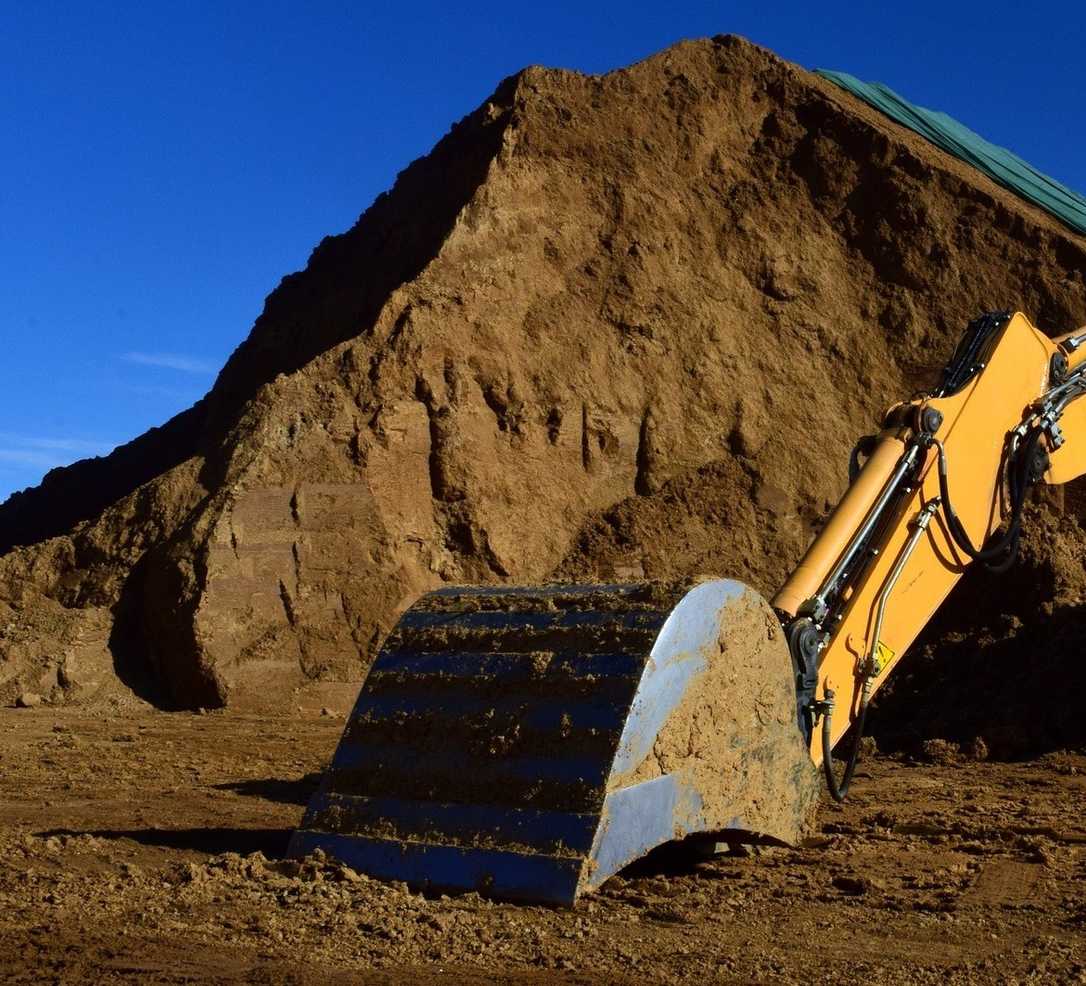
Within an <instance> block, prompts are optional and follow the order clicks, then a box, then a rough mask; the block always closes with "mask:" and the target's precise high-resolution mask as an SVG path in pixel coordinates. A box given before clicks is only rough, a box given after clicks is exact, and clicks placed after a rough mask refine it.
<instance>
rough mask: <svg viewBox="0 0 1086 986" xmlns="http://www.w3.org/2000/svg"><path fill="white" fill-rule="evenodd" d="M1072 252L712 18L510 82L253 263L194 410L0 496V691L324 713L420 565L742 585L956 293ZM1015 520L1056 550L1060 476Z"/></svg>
mask: <svg viewBox="0 0 1086 986" xmlns="http://www.w3.org/2000/svg"><path fill="white" fill-rule="evenodd" d="M1084 268H1086V241H1083V240H1082V239H1079V238H1076V237H1075V236H1073V235H1072V234H1070V233H1069V232H1068V231H1067V230H1065V229H1064V228H1063V227H1061V226H1060V225H1058V224H1057V223H1056V222H1055V221H1054V220H1052V219H1051V218H1050V217H1048V216H1046V215H1045V214H1043V213H1041V212H1039V211H1038V210H1036V209H1034V208H1033V207H1031V206H1028V205H1026V204H1024V203H1022V202H1020V201H1018V200H1017V199H1014V198H1013V197H1012V196H1010V195H1009V194H1008V193H1006V192H1004V191H1003V190H1001V189H999V188H998V187H996V186H995V185H993V184H992V183H990V182H989V181H987V180H986V179H985V178H983V177H982V176H980V175H978V174H977V173H975V172H974V171H972V170H971V169H969V168H968V167H966V166H965V165H963V164H962V163H961V162H959V161H956V160H954V159H952V158H950V157H948V156H947V155H945V154H943V153H942V152H940V151H938V150H936V149H935V148H933V147H931V146H929V145H928V144H926V143H925V142H924V141H923V140H922V139H920V138H919V137H917V136H916V135H914V134H912V133H910V132H907V131H905V130H903V129H902V128H900V127H897V126H896V125H894V124H892V123H891V122H889V121H888V120H886V119H884V118H882V117H881V116H879V115H878V114H877V113H875V112H874V111H872V110H870V109H869V108H868V107H865V106H863V105H861V104H860V103H859V102H857V101H855V100H854V99H852V98H851V97H849V96H847V95H846V94H844V93H842V92H840V91H838V90H837V89H835V88H834V87H833V86H831V85H830V84H829V83H826V82H825V81H824V80H821V79H819V78H817V77H815V76H813V75H812V74H810V73H808V72H806V71H803V70H802V69H800V68H798V67H796V66H794V65H791V64H789V63H787V62H784V61H782V60H781V59H779V58H777V57H775V56H774V55H773V54H771V53H770V52H768V51H765V50H764V49H761V48H758V47H756V46H754V45H752V44H750V43H748V42H746V41H743V40H741V39H739V38H735V37H718V38H714V39H712V40H705V41H696V42H684V43H681V44H679V45H676V46H675V47H673V48H669V49H667V50H666V51H663V52H661V53H660V54H658V55H655V56H653V57H652V58H649V59H647V60H645V61H643V62H640V63H638V64H636V65H633V66H631V67H630V68H626V69H622V70H619V71H615V72H611V73H608V74H606V75H603V76H585V75H580V74H577V73H574V72H568V71H558V70H548V69H542V68H530V69H527V70H525V71H523V72H521V73H519V74H517V75H516V76H513V77H511V78H510V79H508V80H506V81H505V82H503V83H502V84H501V85H500V86H499V87H498V89H497V90H496V91H495V93H494V94H493V96H492V97H491V98H490V99H489V100H487V101H486V102H485V103H484V104H483V105H482V106H481V107H480V108H479V109H478V110H476V111H475V112H474V113H472V114H470V115H469V116H468V117H466V118H465V119H464V120H462V121H461V122H460V123H459V124H457V125H456V126H455V127H454V128H453V129H452V130H451V131H450V133H449V134H448V135H447V136H446V137H445V138H444V139H443V140H442V141H441V142H440V143H439V144H438V145H437V146H436V147H435V148H434V150H433V151H432V152H431V154H430V155H428V156H427V157H426V158H423V159H421V160H419V161H416V162H415V163H414V164H412V165H411V166H410V167H409V168H407V169H406V170H405V171H404V172H403V173H402V174H401V175H400V177H399V179H398V180H397V182H396V185H395V187H394V188H393V189H392V190H391V191H390V192H388V193H387V194H384V195H382V196H380V197H379V198H378V199H377V201H376V202H375V203H374V204H373V205H372V206H371V207H370V209H368V210H367V211H366V213H365V214H364V215H363V216H362V217H361V218H360V219H359V221H358V223H357V224H356V225H355V226H354V227H353V228H352V229H351V230H350V231H348V232H347V233H344V234H342V235H340V236H335V237H330V238H328V239H326V240H324V241H323V242H322V243H321V244H320V245H319V246H318V248H317V249H316V250H315V252H314V253H313V255H312V257H311V259H310V261H309V264H308V266H307V268H306V269H305V270H304V271H303V272H301V273H297V274H293V275H290V276H289V277H287V278H285V279H284V281H283V282H282V283H281V284H280V286H279V287H278V288H277V289H276V290H275V291H274V292H273V293H272V294H271V295H270V296H269V298H268V299H267V302H266V305H265V308H264V311H263V313H262V314H261V316H260V317H259V318H258V319H257V321H256V324H255V325H254V327H253V329H252V332H251V334H250V336H249V338H248V339H247V340H246V341H245V342H244V343H243V344H242V345H241V346H240V347H239V348H238V350H237V351H236V352H235V353H234V355H233V356H232V357H231V359H230V361H229V362H228V364H227V365H226V367H225V369H224V370H223V372H222V374H221V375H220V377H219V378H218V380H217V381H216V384H215V386H214V388H213V389H212V391H211V392H210V393H209V395H208V396H207V398H206V399H205V400H203V401H201V402H200V403H199V404H198V405H196V406H195V407H194V408H192V409H191V410H190V411H187V412H185V413H184V414H182V415H180V416H178V417H177V418H175V419H174V420H173V421H171V422H169V423H168V424H166V425H165V426H164V427H163V428H161V429H156V430H153V431H152V432H149V433H148V434H146V435H144V436H143V437H141V438H139V439H137V440H136V441H134V442H132V443H130V444H129V445H128V446H125V447H124V448H122V449H119V450H118V451H117V452H115V453H114V454H113V455H111V456H109V457H107V458H105V459H102V460H92V461H89V462H84V463H79V464H77V465H75V466H72V467H70V468H69V469H65V470H56V471H54V472H52V473H50V474H49V476H47V477H46V479H45V481H44V483H43V484H42V486H41V487H39V488H38V489H36V490H30V491H27V492H25V493H22V494H18V495H16V496H14V497H12V498H11V499H10V500H9V501H8V502H7V503H6V504H5V505H4V506H3V507H0V551H6V552H7V553H6V554H5V555H4V556H3V557H2V558H0V652H2V654H3V656H4V658H5V660H4V662H3V664H2V665H0V701H7V702H12V701H14V700H15V699H16V698H17V696H18V694H19V693H20V692H21V691H25V690H30V691H34V692H37V693H40V694H42V695H43V696H44V697H45V698H46V699H47V700H48V701H51V702H60V701H65V700H68V699H69V698H75V699H84V700H94V699H96V697H97V698H103V697H104V698H105V699H107V700H119V699H118V692H116V691H114V690H112V689H111V687H110V685H109V682H107V681H106V677H110V676H112V677H113V678H114V683H115V684H117V687H118V688H119V687H120V685H123V686H124V687H125V688H127V689H129V690H130V691H131V693H132V694H134V695H137V696H140V697H143V698H146V699H149V700H151V701H154V702H155V703H157V704H160V705H166V706H180V707H187V708H195V707H200V706H206V707H214V706H221V705H224V704H227V705H231V706H234V707H239V708H256V707H262V708H275V709H294V708H295V707H296V706H297V705H308V706H311V707H313V708H315V709H319V708H321V707H329V708H343V707H344V706H345V704H346V703H347V701H349V698H350V697H351V696H352V695H353V692H354V691H355V689H356V687H357V682H358V681H359V679H360V678H361V676H362V675H363V674H364V672H365V670H366V668H367V667H368V664H369V662H370V660H371V658H372V657H373V655H374V653H375V650H376V648H377V647H378V646H379V644H380V642H381V640H382V639H383V637H384V635H385V634H386V633H387V631H388V630H389V628H390V627H391V625H392V624H393V622H394V621H395V619H396V617H397V614H398V613H400V612H401V611H402V610H403V609H404V608H405V607H406V606H407V605H408V604H409V603H410V602H411V601H412V600H414V599H415V598H416V597H417V596H418V595H419V594H420V593H422V592H423V591H424V590H427V589H429V588H432V587H434V586H437V585H440V584H442V583H463V582H507V581H508V582H537V581H540V580H542V579H545V578H548V577H550V576H552V575H553V574H555V573H557V574H559V575H561V576H577V577H585V576H588V577H607V578H614V577H619V578H640V577H641V576H642V575H647V576H651V577H667V578H671V577H677V576H685V575H689V574H693V573H699V572H713V573H720V574H727V575H731V576H734V577H738V578H741V579H744V580H746V581H748V582H750V583H751V584H752V585H753V586H755V587H756V588H759V589H761V590H763V591H764V592H770V591H771V590H772V589H773V587H774V586H775V585H776V584H778V583H779V582H780V581H781V579H782V578H783V576H784V575H785V573H786V572H787V571H788V570H789V568H790V567H791V566H792V565H793V564H794V563H795V561H796V560H797V559H798V557H799V556H800V554H801V552H802V550H803V548H804V547H805V545H806V543H807V542H808V540H809V539H810V537H811V536H812V534H813V532H814V531H815V530H816V529H817V527H818V525H819V524H820V523H821V521H822V520H823V519H824V517H825V516H826V514H827V512H828V510H829V508H830V506H831V504H832V503H833V502H835V500H836V498H837V497H838V496H839V494H840V492H841V491H842V489H843V487H844V484H845V463H846V462H847V455H848V450H849V448H850V447H851V444H852V442H853V440H854V439H855V437H856V436H858V435H860V434H863V433H865V432H867V431H869V430H870V428H871V425H872V423H873V421H874V420H875V418H876V416H877V415H878V414H879V413H881V410H882V409H883V408H884V407H885V406H886V405H887V404H888V403H890V402H891V401H893V400H895V399H898V398H902V397H906V396H908V395H909V394H911V393H912V392H914V391H915V390H916V389H917V388H918V387H919V386H922V385H925V384H929V383H930V382H931V380H932V379H933V374H934V373H935V371H936V369H937V368H938V367H939V366H940V365H941V364H942V363H943V362H944V361H945V360H946V358H947V356H948V355H949V353H950V352H951V350H952V348H953V345H954V343H955V341H956V339H957V337H958V334H959V333H960V331H961V330H962V328H963V326H964V325H965V324H966V323H967V322H968V321H969V320H970V319H971V318H973V317H974V316H975V315H977V314H978V313H979V312H982V311H985V310H991V309H994V308H1002V307H1012V308H1019V309H1021V310H1023V311H1025V312H1027V313H1028V314H1029V315H1030V316H1031V317H1032V318H1033V319H1034V320H1035V321H1036V322H1038V323H1039V324H1040V325H1041V326H1043V327H1044V328H1045V329H1046V330H1048V331H1050V332H1053V333H1057V332H1062V331H1066V330H1068V329H1070V328H1073V327H1074V326H1077V325H1081V324H1082V323H1083V322H1086V300H1084V292H1083V283H1084V282H1083V276H1084V275H1083V270H1084ZM1046 509H1047V510H1048V514H1047V516H1049V517H1050V519H1051V518H1055V519H1051V523H1053V524H1056V523H1058V524H1060V525H1062V528H1061V532H1062V533H1061V538H1064V540H1063V541H1061V542H1060V543H1061V544H1070V545H1082V544H1083V543H1086V542H1084V540H1083V536H1082V529H1081V526H1080V518H1081V517H1083V516H1084V514H1083V512H1082V511H1081V510H1080V509H1079V508H1078V507H1077V506H1076V505H1075V503H1074V502H1073V498H1072V497H1069V498H1068V500H1067V506H1066V507H1065V509H1064V510H1063V511H1062V512H1059V511H1058V510H1056V508H1055V507H1051V506H1050V507H1049V508H1046ZM1060 550H1063V549H1060V548H1058V547H1055V548H1052V547H1051V546H1050V550H1048V553H1047V554H1045V553H1042V554H1041V555H1038V557H1037V558H1036V560H1035V561H1034V562H1032V563H1031V564H1032V566H1033V567H1030V568H1027V569H1025V570H1024V571H1025V574H1024V575H1017V576H1011V577H1008V583H1012V582H1014V581H1015V580H1016V579H1017V580H1018V581H1019V582H1021V581H1022V580H1023V579H1026V580H1028V581H1029V583H1030V584H1032V582H1034V581H1038V582H1043V581H1044V580H1045V579H1046V578H1048V576H1047V575H1046V573H1048V572H1050V571H1052V570H1053V569H1052V566H1053V565H1057V564H1059V563H1058V561H1053V557H1054V556H1053V552H1055V553H1056V554H1058V553H1059V551H1060ZM1079 580H1080V583H1081V572H1080V573H1079ZM1067 598H1068V599H1070V598H1071V596H1070V595H1068V596H1067ZM1067 605H1077V603H1072V602H1068V603H1067ZM976 615H978V614H973V613H971V614H970V616H971V618H973V617H975V616H976ZM996 615H997V614H995V612H994V611H993V610H992V609H991V608H990V607H988V608H984V607H982V609H981V610H980V611H979V616H980V619H981V622H982V623H984V624H985V625H992V624H993V621H994V620H995V619H996ZM1028 618H1029V617H1028V614H1027V615H1024V616H1023V617H1022V619H1023V620H1024V621H1027V620H1028ZM974 735H977V733H975V734H974Z"/></svg>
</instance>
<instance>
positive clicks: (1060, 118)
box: [0, 0, 1086, 500]
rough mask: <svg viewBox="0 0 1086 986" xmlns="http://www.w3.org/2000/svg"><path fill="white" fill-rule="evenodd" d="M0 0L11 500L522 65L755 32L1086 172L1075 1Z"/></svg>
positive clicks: (178, 368) (4, 449) (2, 257)
mask: <svg viewBox="0 0 1086 986" xmlns="http://www.w3.org/2000/svg"><path fill="white" fill-rule="evenodd" d="M1024 10H1025V8H1024V6H1022V5H1018V4H1010V3H999V2H994V3H993V2H990V3H971V2H963V3H955V2H943V3H938V4H932V3H901V2H897V3H892V4H882V3H873V4H867V5H861V4H857V3H840V2H821V3H811V2H809V0H808V2H802V3H797V2H792V0H778V2H775V3H772V2H765V0H761V2H747V0H742V2H735V3H729V2H718V3H708V2H683V0H673V2H671V3H660V2H652V3H648V2H631V0H627V2H622V3H619V2H610V0H608V2H601V3H592V2H580V3H567V2H558V3H556V2H549V3H541V4H531V3H521V4H511V3H493V2H486V3H463V4H451V3H434V2H432V0H416V2H415V3H410V4H409V3H400V4H385V3H365V2H354V3H344V2H341V3H327V2H320V0H314V2H310V3H297V2H294V3H289V4H287V3H278V2H268V3H261V4H256V3H244V2H239V3H231V4H224V3H203V2H186V3H167V2H156V0H151V2H149V3H147V2H145V3H140V4H136V3H125V2H117V3H110V4H98V3H93V2H87V3H81V4H69V3H64V4H60V3H52V2H40V3H18V4H17V3H15V2H14V0H5V2H2V3H0V342H2V351H0V357H2V359H3V361H4V364H3V365H4V368H5V372H4V374H3V387H2V388H0V500H2V499H3V498H4V497H6V496H7V495H8V494H9V493H10V492H11V491H12V490H15V489H19V488H21V487H24V486H27V485H31V484H33V483H36V482H37V481H38V480H39V479H40V477H41V476H42V474H43V473H44V472H45V471H46V470H47V469H48V468H49V467H51V466H53V465H58V464H62V463H65V462H69V461H72V460H73V459H75V458H80V457H83V456H85V455H89V454H97V453H103V452H106V451H108V450H109V449H110V448H112V447H113V446H114V445H116V444H117V443H119V442H123V441H126V440H128V439H130V438H132V437H134V436H135V435H137V434H139V433H141V432H142V431H144V430H145V429H146V428H148V427H149V426H151V425H154V424H158V423H161V422H162V421H164V420H165V419H167V418H168V417H170V416H171V415H172V414H174V413H176V412H177V411H179V410H182V409H183V408H185V407H187V406H189V405H190V404H191V403H192V402H193V401H195V400H196V399H197V398H198V397H199V396H201V394H203V393H204V392H205V391H206V390H207V388H208V387H209V386H210V384H211V382H212V381H213V379H214V373H215V371H216V370H217V369H218V367H219V366H221V365H222V363H223V362H224V360H225V359H226V357H227V356H228V355H229V353H230V352H231V351H232V350H233V348H234V347H235V346H236V345H237V344H238V343H239V342H240V341H241V340H242V339H243V338H244V337H245V335H246V334H247V333H248V331H249V327H250V326H251V324H252V322H253V319H254V318H255V317H256V316H257V315H258V314H259V312H260V310H261V307H262V305H263V300H264V297H265V295H266V294H268V293H269V292H270V291H271V290H272V289H273V288H274V287H275V285H276V284H277V283H278V281H279V279H280V277H282V276H283V275H284V274H286V273H288V272H290V271H292V270H296V269H298V268H300V267H302V266H304V265H305V262H306V258H307V256H308V255H309V252H310V250H311V249H312V248H313V247H314V246H315V245H316V243H317V242H318V241H319V240H320V238H321V237H322V236H324V235H325V234H328V233H336V232H340V231H342V230H344V229H347V228H348V227H349V226H351V224H352V223H353V222H354V220H355V219H356V218H357V216H358V215H359V214H360V213H361V212H362V211H363V210H364V209H365V208H366V207H367V206H368V205H369V203H370V202H371V201H372V200H373V198H374V196H375V195H376V194H377V193H379V192H380V191H381V190H383V189H385V188H387V187H389V185H390V184H391V183H392V181H393V179H394V177H395V175H396V172H397V171H398V170H400V169H401V168H402V167H404V166H405V165H406V164H407V163H408V162H409V161H411V160H412V159H413V158H415V157H418V156H419V155H421V154H424V153H426V151H427V150H428V149H429V148H430V147H431V146H432V145H433V144H434V143H435V141H436V140H437V139H438V138H439V137H440V136H441V135H442V134H443V133H444V132H445V131H446V130H447V129H448V127H449V125H450V123H451V122H452V121H454V120H456V119H458V118H460V117H461V116H463V115H464V114H465V113H468V112H469V111H470V110H472V109H473V108H474V107H475V106H476V105H477V104H479V103H480V102H481V101H482V100H483V99H484V98H485V97H486V96H487V95H488V94H489V93H490V92H491V91H492V90H493V88H494V87H495V85H496V84H497V82H498V81H499V80H500V79H501V78H503V77H504V76H506V75H509V74H510V73H512V72H514V71H516V70H517V69H519V68H521V67H523V66H524V65H528V64H533V63H537V64H544V65H554V66H562V67H567V68H575V69H580V70H583V71H587V72H601V71H605V70H607V69H610V68H614V67H616V66H620V65H624V64H627V63H629V62H631V61H634V60H636V59H638V58H642V57H644V56H646V55H648V54H650V53H652V52H654V51H656V50H658V49H659V48H662V47H664V46H665V45H667V44H669V43H670V42H673V41H675V40H677V39H679V38H684V37H701V36H708V35H712V34H716V33H722V32H734V33H738V34H743V35H745V36H747V37H749V38H751V39H752V40H754V41H756V42H758V43H760V44H763V45H766V46H768V47H770V48H772V49H774V50H775V51H777V52H778V53H780V54H781V55H784V56H785V57H787V58H789V59H792V60H793V61H797V62H799V63H800V64H802V65H805V66H807V67H826V68H839V69H844V70H847V71H850V72H852V73H853V74H854V75H858V76H860V77H861V78H864V79H869V80H871V79H874V80H879V81H882V82H885V83H887V84H889V85H890V86H892V87H894V88H896V89H897V90H898V91H900V92H901V93H902V94H903V95H905V96H906V97H908V98H910V99H912V100H914V101H916V102H919V103H921V104H923V105H927V106H931V107H934V108H937V109H942V110H945V111H947V112H949V113H950V114H951V115H953V116H955V117H957V118H958V119H960V120H962V121H963V122H964V123H966V124H967V125H969V126H971V127H973V128H974V129H975V130H978V131H979V132H980V133H981V134H983V135H984V136H986V137H988V138H989V139H990V140H993V141H995V142H996V143H1001V144H1005V145H1008V146H1010V147H1011V148H1012V149H1014V150H1016V151H1017V152H1018V153H1019V154H1021V155H1022V156H1023V157H1025V158H1026V159H1027V160H1029V161H1031V162H1032V163H1033V164H1035V165H1036V166H1037V167H1039V168H1041V169H1042V170H1045V171H1048V172H1049V173H1051V174H1052V175H1054V176H1055V177H1057V178H1059V179H1060V180H1062V181H1064V182H1065V183H1067V184H1069V185H1071V186H1072V187H1074V188H1078V189H1080V190H1083V189H1086V153H1084V151H1086V146H1084V145H1086V74H1084V69H1083V63H1082V52H1083V51H1084V50H1086V14H1084V13H1083V8H1082V6H1081V0H1079V2H1066V3H1050V4H1047V5H1046V4H1043V3H1042V4H1036V5H1034V6H1033V8H1032V11H1031V12H1030V13H1029V14H1026V13H1024Z"/></svg>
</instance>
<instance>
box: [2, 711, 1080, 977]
mask: <svg viewBox="0 0 1086 986" xmlns="http://www.w3.org/2000/svg"><path fill="white" fill-rule="evenodd" d="M342 726H343V720H342V719H338V718H335V717H332V716H311V717H306V718H300V717H293V718H286V717H268V716H264V717H259V716H252V715H249V716H244V715H240V714H237V713H231V712H215V713H210V714H206V715H199V714H192V713H163V712H147V713H145V714H142V715H136V716H134V717H133V716H132V715H130V714H126V715H125V716H124V717H123V719H117V718H113V717H110V716H109V715H106V714H93V715H92V714H88V713H87V712H85V711H78V710H73V709H45V708H39V709H17V710H15V709H13V710H0V737H2V740H0V763H2V771H0V843H2V851H0V980H2V981H3V982H10V983H46V982H55V983H77V982H78V983H187V982H214V983H237V982H258V983H283V982H286V983H317V982H320V983H322V984H340V983H396V982H404V981H411V982H414V983H416V984H431V983H437V982H442V983H446V982H468V983H473V982H474V983H484V982H486V983H490V982H507V983H530V982H547V983H580V984H588V983H605V982H607V983H610V982H616V983H621V982H635V981H640V982H702V983H705V982H722V983H733V982H734V983H748V982H758V983H766V982H782V983H792V982H797V983H798V982H805V983H821V982H827V983H828V982H840V981H842V980H844V979H845V978H846V977H847V978H851V979H854V980H855V981H858V982H876V983H935V982H938V983H973V982H985V983H987V982H991V983H996V982H999V983H1004V982H1052V983H1056V982H1059V983H1067V982H1086V934H1084V932H1086V822H1084V819H1083V806H1084V804H1086V755H1083V754H1082V753H1081V752H1080V753H1069V752H1055V753H1049V754H1047V755H1046V756H1044V757H1042V758H1041V759H1038V760H1034V761H1031V762H1021V763H1000V762H993V761H978V760H975V759H967V758H960V759H955V758H954V757H950V756H944V755H943V754H944V753H946V750H944V749H942V748H940V747H939V745H938V744H934V745H932V744H929V754H930V756H929V758H928V761H927V762H917V761H912V760H908V759H904V758H891V757H886V756H877V757H871V758H868V759H867V761H866V762H865V765H864V767H863V768H861V771H860V773H859V776H858V779H857V781H856V783H855V785H854V794H853V795H852V796H850V800H849V802H848V803H847V804H846V805H845V806H844V807H843V808H841V807H836V806H830V805H824V806H823V808H822V811H821V813H820V823H819V832H818V834H817V835H816V836H815V837H814V838H813V839H811V840H809V842H808V843H807V844H805V846H804V847H803V848H798V849H772V850H754V851H749V854H748V855H742V856H734V855H728V856H722V857H718V858H716V859H714V860H709V861H700V862H695V861H692V860H689V859H686V860H684V859H681V858H680V859H676V858H670V859H667V858H661V859H656V860H651V861H649V862H647V863H643V864H641V865H640V867H639V868H637V869H636V870H635V871H633V872H630V871H627V872H626V873H624V874H623V875H621V876H620V877H617V878H615V879H613V880H612V881H610V882H609V883H608V884H607V885H606V886H605V888H604V890H603V892H601V893H599V894H597V895H595V896H591V897H588V898H585V899H583V900H582V901H581V903H579V904H578V906H577V907H576V908H575V909H573V910H554V909H550V908H542V907H525V906H515V905H511V904H494V903H489V902H487V901H484V900H482V899H480V898H479V897H477V896H475V895H466V896H458V897H451V898H449V897H443V896H439V895H429V896H423V895H419V894H413V893H409V892H408V891H407V890H406V889H405V888H404V887H402V886H397V885H386V884H380V883H377V882H375V881H371V880H368V879H366V878H365V877H361V876H359V875H357V874H354V873H352V872H351V871H348V870H344V869H343V868H341V867H339V866H337V865H336V864H334V863H331V862H329V861H321V860H319V859H318V860H309V861H306V862H304V863H302V864H300V865H299V864H298V863H295V862H292V861H289V860H284V859H283V856H282V854H283V851H284V849H285V847H286V843H287V838H288V835H289V832H290V830H291V827H292V826H293V825H295V824H296V823H297V822H298V821H299V819H300V817H301V814H302V808H303V805H304V803H305V801H306V799H307V798H308V796H309V794H310V792H311V791H312V790H313V788H314V786H315V784H316V780H317V776H318V772H319V771H320V770H321V769H322V767H323V765H324V764H325V763H326V761H327V760H328V758H329V757H330V755H331V753H332V750H333V747H334V745H335V743H336V741H337V739H338V736H339V733H340V730H341V729H342ZM932 761H942V762H932Z"/></svg>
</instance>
